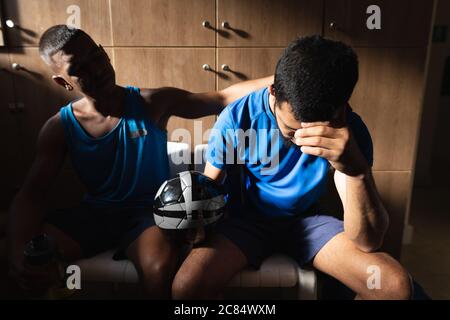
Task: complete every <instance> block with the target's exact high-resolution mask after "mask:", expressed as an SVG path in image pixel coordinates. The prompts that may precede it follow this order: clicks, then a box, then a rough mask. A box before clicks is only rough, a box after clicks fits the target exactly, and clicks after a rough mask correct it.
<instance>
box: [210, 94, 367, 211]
mask: <svg viewBox="0 0 450 320" xmlns="http://www.w3.org/2000/svg"><path fill="white" fill-rule="evenodd" d="M347 121H348V125H349V127H350V128H351V130H352V132H353V135H354V137H355V139H356V141H357V143H358V145H359V147H360V149H361V151H362V153H363V154H364V156H365V157H366V159H367V161H368V162H369V164H370V165H372V163H373V147H372V140H371V137H370V134H369V131H368V129H367V127H366V125H365V124H364V122H363V121H362V120H361V118H360V117H359V116H358V115H357V114H356V113H355V112H353V111H352V110H351V109H348V110H347ZM206 159H207V160H208V162H210V163H211V164H212V165H213V166H215V167H217V168H219V169H224V170H226V171H227V175H228V178H227V182H226V184H227V186H228V187H229V196H230V200H231V202H232V203H234V205H236V203H240V202H245V205H250V206H251V208H254V209H256V210H255V211H256V212H258V213H261V214H262V215H263V216H266V217H280V216H291V215H296V214H301V213H302V212H305V211H306V210H307V209H308V208H309V207H310V206H311V205H312V204H313V203H315V202H316V201H317V200H318V199H319V197H320V196H321V195H322V194H323V192H324V191H325V187H326V182H327V172H328V169H329V163H328V161H327V160H325V159H323V158H320V157H316V156H311V155H308V154H304V153H302V152H301V151H300V148H299V147H297V146H292V147H288V146H286V145H284V144H283V140H282V136H281V132H280V131H279V129H278V125H277V123H276V120H275V116H274V115H273V113H272V111H271V109H270V106H269V91H268V89H267V88H265V89H262V90H259V91H256V92H253V93H251V94H249V95H247V96H245V97H243V98H241V99H239V100H237V101H235V102H233V103H232V104H230V105H229V106H228V107H227V108H225V109H224V111H223V112H222V113H221V115H220V116H219V118H218V120H217V122H216V124H215V126H214V128H213V130H212V133H211V136H210V139H209V142H208V151H207V154H206ZM237 168H239V169H237ZM236 169H237V170H236ZM240 204H241V205H242V203H240Z"/></svg>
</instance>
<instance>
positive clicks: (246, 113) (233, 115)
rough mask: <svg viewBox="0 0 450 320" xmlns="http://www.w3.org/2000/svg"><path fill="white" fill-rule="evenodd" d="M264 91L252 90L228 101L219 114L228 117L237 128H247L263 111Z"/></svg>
mask: <svg viewBox="0 0 450 320" xmlns="http://www.w3.org/2000/svg"><path fill="white" fill-rule="evenodd" d="M264 92H265V90H258V91H254V92H252V93H250V94H248V95H246V96H244V97H242V98H240V99H238V100H236V101H234V102H232V103H230V104H229V105H228V106H227V107H226V108H225V109H224V110H223V111H222V113H221V115H220V116H221V117H228V118H230V120H231V121H232V122H233V123H234V124H235V126H236V127H237V128H241V129H244V128H249V127H250V126H251V123H253V122H254V121H255V120H256V119H258V117H259V116H260V115H261V114H263V113H264V100H263V99H264Z"/></svg>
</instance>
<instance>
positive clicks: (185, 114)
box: [142, 76, 273, 126]
mask: <svg viewBox="0 0 450 320" xmlns="http://www.w3.org/2000/svg"><path fill="white" fill-rule="evenodd" d="M272 83H273V76H269V77H265V78H261V79H256V80H249V81H245V82H240V83H237V84H234V85H232V86H230V87H228V88H226V89H223V90H221V91H215V92H204V93H192V92H189V91H186V90H183V89H178V88H170V87H166V88H159V89H144V90H142V96H143V98H144V100H145V101H146V102H147V103H148V104H149V105H151V106H152V108H150V109H152V110H151V112H152V113H153V115H152V116H151V117H152V119H154V121H156V122H157V123H160V124H162V125H160V126H165V124H166V123H167V120H168V119H169V118H170V117H171V116H178V117H182V118H187V119H195V118H201V117H205V116H209V115H215V114H219V113H220V112H221V111H222V109H223V108H224V107H225V106H227V105H228V104H230V103H231V102H233V101H234V100H236V99H239V98H241V97H243V96H245V95H247V94H249V93H251V92H253V91H255V90H258V89H261V88H263V87H265V86H269V85H270V84H272Z"/></svg>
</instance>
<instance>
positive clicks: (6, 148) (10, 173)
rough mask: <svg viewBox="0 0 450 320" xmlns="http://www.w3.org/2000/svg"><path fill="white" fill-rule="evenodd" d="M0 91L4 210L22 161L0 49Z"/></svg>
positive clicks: (10, 84)
mask: <svg viewBox="0 0 450 320" xmlns="http://www.w3.org/2000/svg"><path fill="white" fill-rule="evenodd" d="M0 88H1V99H0V150H1V158H0V168H1V172H2V173H1V179H0V209H6V208H8V207H9V203H10V201H11V199H12V197H13V196H14V194H15V192H16V191H17V188H18V187H19V181H18V173H19V172H20V171H23V161H22V160H23V159H22V157H21V150H22V138H21V136H20V131H19V128H18V116H19V112H18V109H17V105H16V103H15V100H14V85H13V76H12V73H11V63H10V61H9V56H8V52H7V51H6V50H5V49H2V50H0Z"/></svg>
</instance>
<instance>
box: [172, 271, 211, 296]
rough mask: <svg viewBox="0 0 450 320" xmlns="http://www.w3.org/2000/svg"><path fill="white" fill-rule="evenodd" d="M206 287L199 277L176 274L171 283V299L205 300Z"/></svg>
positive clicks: (207, 293)
mask: <svg viewBox="0 0 450 320" xmlns="http://www.w3.org/2000/svg"><path fill="white" fill-rule="evenodd" d="M208 287H209V286H208V285H207V284H206V282H205V281H204V280H203V279H202V277H201V276H198V275H194V274H189V273H186V272H183V273H180V272H178V273H177V274H176V275H175V278H174V280H173V282H172V298H173V299H175V300H192V299H207V298H208V296H209V290H208Z"/></svg>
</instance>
